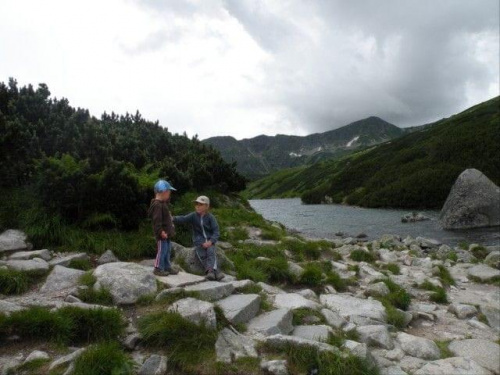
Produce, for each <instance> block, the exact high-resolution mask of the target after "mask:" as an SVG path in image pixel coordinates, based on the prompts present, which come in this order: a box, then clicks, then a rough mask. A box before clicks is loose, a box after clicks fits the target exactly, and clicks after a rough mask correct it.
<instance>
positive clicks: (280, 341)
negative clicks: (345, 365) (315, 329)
mask: <svg viewBox="0 0 500 375" xmlns="http://www.w3.org/2000/svg"><path fill="white" fill-rule="evenodd" d="M263 342H264V343H265V344H266V345H269V346H271V347H272V348H275V349H282V348H286V347H287V346H294V347H298V348H301V347H302V348H303V347H312V348H315V349H317V350H318V351H320V352H333V353H339V350H338V349H337V348H336V347H335V346H333V345H329V344H326V343H324V342H319V341H315V340H308V339H303V338H302V337H297V336H287V335H282V334H278V335H272V336H267V337H265V338H264V339H263Z"/></svg>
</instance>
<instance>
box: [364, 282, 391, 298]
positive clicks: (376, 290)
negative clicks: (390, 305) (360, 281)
mask: <svg viewBox="0 0 500 375" xmlns="http://www.w3.org/2000/svg"><path fill="white" fill-rule="evenodd" d="M389 293H390V291H389V288H388V287H387V285H385V283H383V282H382V281H381V282H378V283H375V284H370V285H368V287H367V288H366V290H365V294H366V295H368V296H381V297H383V296H386V295H388V294H389Z"/></svg>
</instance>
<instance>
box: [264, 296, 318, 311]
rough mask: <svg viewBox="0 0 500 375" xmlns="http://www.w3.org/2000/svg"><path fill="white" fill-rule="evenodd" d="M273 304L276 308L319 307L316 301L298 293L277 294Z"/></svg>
mask: <svg viewBox="0 0 500 375" xmlns="http://www.w3.org/2000/svg"><path fill="white" fill-rule="evenodd" d="M274 305H275V306H276V307H277V308H284V309H290V310H294V309H300V308H309V309H318V308H320V307H321V306H320V305H319V304H318V303H317V302H314V301H311V300H308V299H306V298H304V297H302V296H301V295H300V294H298V293H285V294H277V295H276V296H275V297H274Z"/></svg>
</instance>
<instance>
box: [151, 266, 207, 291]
mask: <svg viewBox="0 0 500 375" xmlns="http://www.w3.org/2000/svg"><path fill="white" fill-rule="evenodd" d="M151 272H153V269H151ZM156 279H157V280H158V281H159V282H160V283H162V284H165V285H166V286H168V287H169V288H180V287H183V286H187V285H193V284H198V283H201V282H203V281H205V278H204V277H203V276H198V275H193V274H192V273H187V272H182V271H180V272H179V273H178V274H177V275H168V276H157V277H156Z"/></svg>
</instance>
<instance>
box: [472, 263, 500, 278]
mask: <svg viewBox="0 0 500 375" xmlns="http://www.w3.org/2000/svg"><path fill="white" fill-rule="evenodd" d="M468 273H469V276H472V277H473V278H476V279H479V280H480V281H482V282H488V281H491V280H493V279H496V278H500V270H497V269H495V268H492V267H490V266H487V265H486V264H478V265H477V266H474V267H471V268H469V272H468Z"/></svg>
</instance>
